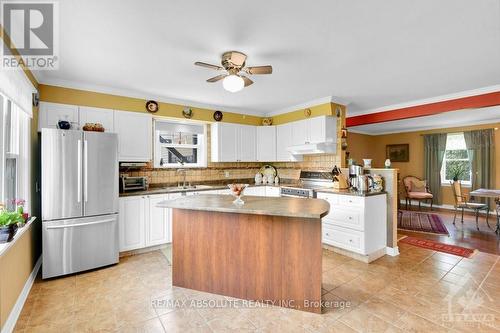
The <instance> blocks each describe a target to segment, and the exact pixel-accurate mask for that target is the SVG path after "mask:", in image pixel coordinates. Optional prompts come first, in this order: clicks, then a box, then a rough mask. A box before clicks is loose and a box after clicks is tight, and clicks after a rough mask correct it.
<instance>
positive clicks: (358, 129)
mask: <svg viewBox="0 0 500 333" xmlns="http://www.w3.org/2000/svg"><path fill="white" fill-rule="evenodd" d="M492 123H500V106H492V107H488V108H481V109H466V110H459V111H451V112H444V113H440V114H436V115H433V116H426V117H419V118H410V119H404V120H394V121H388V122H383V123H378V124H369V125H361V126H354V127H349V131H351V132H355V133H362V134H370V135H380V134H389V133H401V132H413V131H419V130H427V129H435V128H452V127H461V126H472V125H479V124H492Z"/></svg>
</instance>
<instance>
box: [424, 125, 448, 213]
mask: <svg viewBox="0 0 500 333" xmlns="http://www.w3.org/2000/svg"><path fill="white" fill-rule="evenodd" d="M446 137H447V134H446V133H437V134H427V135H424V172H425V179H426V180H427V184H428V185H429V188H430V191H431V193H432V194H433V196H434V198H433V199H432V201H433V202H434V203H435V204H437V205H440V204H441V203H442V198H441V166H442V165H443V159H444V153H445V152H446Z"/></svg>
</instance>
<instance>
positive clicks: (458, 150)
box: [441, 133, 472, 185]
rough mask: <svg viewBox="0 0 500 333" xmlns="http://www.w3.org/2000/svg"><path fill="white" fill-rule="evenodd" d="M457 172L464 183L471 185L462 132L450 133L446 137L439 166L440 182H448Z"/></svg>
mask: <svg viewBox="0 0 500 333" xmlns="http://www.w3.org/2000/svg"><path fill="white" fill-rule="evenodd" d="M457 172H458V173H459V174H460V176H459V177H458V179H459V180H461V181H462V184H464V185H471V174H472V173H471V166H470V162H469V155H468V152H467V147H466V145H465V138H464V134H463V133H451V134H448V136H447V138H446V152H445V154H444V159H443V166H442V168H441V183H442V184H449V183H450V182H451V181H453V177H454V176H455V174H457Z"/></svg>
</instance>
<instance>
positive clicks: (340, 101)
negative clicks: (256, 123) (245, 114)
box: [265, 96, 349, 117]
mask: <svg viewBox="0 0 500 333" xmlns="http://www.w3.org/2000/svg"><path fill="white" fill-rule="evenodd" d="M326 103H337V104H341V105H348V104H349V102H348V101H346V100H344V99H342V98H340V97H336V96H326V97H320V98H316V99H313V100H310V101H307V102H304V103H300V104H296V105H292V106H289V107H286V108H283V109H280V110H276V111H271V112H268V113H266V115H265V116H266V117H273V116H278V115H280V114H284V113H289V112H293V111H297V110H301V109H307V108H311V107H313V106H317V105H321V104H326Z"/></svg>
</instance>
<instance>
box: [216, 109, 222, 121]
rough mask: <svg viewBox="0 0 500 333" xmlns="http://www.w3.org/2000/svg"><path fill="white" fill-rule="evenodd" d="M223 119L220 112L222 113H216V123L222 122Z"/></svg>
mask: <svg viewBox="0 0 500 333" xmlns="http://www.w3.org/2000/svg"><path fill="white" fill-rule="evenodd" d="M222 117H223V114H222V112H220V111H215V112H214V119H215V121H221V120H222Z"/></svg>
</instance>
